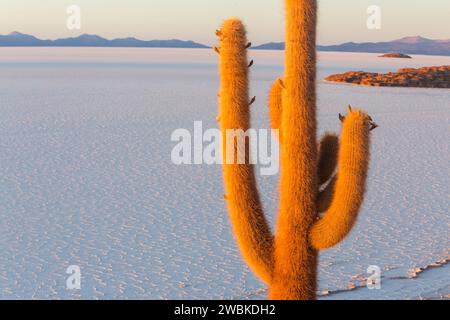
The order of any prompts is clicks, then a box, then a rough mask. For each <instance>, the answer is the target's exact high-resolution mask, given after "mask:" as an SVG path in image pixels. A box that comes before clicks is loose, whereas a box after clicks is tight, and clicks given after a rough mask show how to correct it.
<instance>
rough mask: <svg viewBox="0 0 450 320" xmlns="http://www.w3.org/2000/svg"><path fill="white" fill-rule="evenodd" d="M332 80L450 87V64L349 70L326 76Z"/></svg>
mask: <svg viewBox="0 0 450 320" xmlns="http://www.w3.org/2000/svg"><path fill="white" fill-rule="evenodd" d="M325 81H330V82H345V83H351V84H357V85H363V86H374V87H419V88H447V89H450V65H449V66H436V67H423V68H419V69H414V68H403V69H399V70H398V71H397V72H388V73H373V72H364V71H349V72H346V73H341V74H334V75H331V76H328V77H326V78H325Z"/></svg>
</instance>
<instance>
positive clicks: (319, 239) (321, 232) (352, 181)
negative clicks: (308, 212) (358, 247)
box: [310, 110, 371, 250]
mask: <svg viewBox="0 0 450 320" xmlns="http://www.w3.org/2000/svg"><path fill="white" fill-rule="evenodd" d="M370 129H371V120H370V118H369V116H368V115H367V114H365V113H364V112H362V111H358V110H355V111H352V112H350V113H349V115H348V116H347V117H345V119H344V123H343V129H342V139H341V147H340V151H339V163H338V170H339V173H338V178H337V180H336V186H335V190H334V195H333V200H332V203H331V206H330V208H329V209H328V210H327V211H326V212H325V214H324V216H323V217H322V218H321V219H320V220H318V221H317V222H316V223H315V224H314V225H313V227H312V229H311V231H310V243H311V245H312V246H313V247H314V248H315V249H316V250H323V249H327V248H330V247H332V246H334V245H336V244H338V243H339V242H340V241H342V240H343V239H344V238H345V237H346V236H347V234H348V233H349V232H350V231H351V229H352V227H353V225H354V223H355V221H356V219H357V216H358V211H359V208H360V206H361V204H362V201H363V197H364V192H365V185H366V177H367V171H368V164H369V147H370Z"/></svg>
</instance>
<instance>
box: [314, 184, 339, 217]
mask: <svg viewBox="0 0 450 320" xmlns="http://www.w3.org/2000/svg"><path fill="white" fill-rule="evenodd" d="M335 185H336V177H333V178H332V179H331V181H330V182H329V183H328V184H327V185H326V187H325V188H324V189H323V190H322V191H320V192H319V195H318V196H317V211H318V212H319V213H321V212H325V211H327V210H328V208H329V207H330V205H331V201H332V200H333V192H334V187H335Z"/></svg>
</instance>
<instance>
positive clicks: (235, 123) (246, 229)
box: [219, 19, 273, 283]
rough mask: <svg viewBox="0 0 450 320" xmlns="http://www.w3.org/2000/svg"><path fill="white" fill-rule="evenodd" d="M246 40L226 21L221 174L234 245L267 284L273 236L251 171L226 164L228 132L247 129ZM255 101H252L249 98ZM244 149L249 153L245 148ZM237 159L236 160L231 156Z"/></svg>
mask: <svg viewBox="0 0 450 320" xmlns="http://www.w3.org/2000/svg"><path fill="white" fill-rule="evenodd" d="M246 45H247V38H246V31H245V27H244V26H243V24H242V23H241V21H240V20H238V19H229V20H227V21H225V23H224V25H223V27H222V28H221V44H220V61H219V69H220V70H219V71H220V80H221V85H220V127H221V130H222V136H223V138H224V144H223V145H224V152H223V156H224V161H225V164H224V165H223V175H224V182H225V192H226V195H227V196H226V198H227V204H228V211H229V214H230V220H231V224H232V227H233V230H234V234H235V236H236V239H237V243H238V245H239V248H240V250H241V252H242V255H243V257H244V259H245V261H246V262H247V263H248V265H249V266H250V268H251V269H252V270H253V271H254V272H255V273H256V274H257V275H258V276H259V277H260V278H261V279H262V280H263V281H265V282H266V283H270V281H271V278H272V272H273V236H272V234H271V231H270V228H269V225H268V223H267V221H266V218H265V216H264V213H263V209H262V205H261V202H260V198H259V194H258V190H257V187H256V179H255V174H254V168H253V166H252V165H251V164H250V163H249V161H248V156H246V161H245V163H244V164H229V163H226V159H227V152H232V153H233V154H234V156H236V154H237V149H238V146H237V141H236V139H235V141H234V143H233V150H226V145H227V143H226V142H225V141H226V140H225V138H226V137H227V130H228V129H234V130H235V129H242V130H243V131H247V130H248V129H249V128H250V110H249V109H250V108H249V101H250V99H249V85H248V70H249V69H248V67H247V66H248V59H247V49H246ZM252 101H254V99H252ZM245 149H247V150H248V148H247V147H246V148H245ZM234 158H236V157H234Z"/></svg>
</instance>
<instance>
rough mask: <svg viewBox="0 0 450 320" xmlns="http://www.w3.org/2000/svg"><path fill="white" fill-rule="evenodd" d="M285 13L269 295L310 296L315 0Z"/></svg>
mask: <svg viewBox="0 0 450 320" xmlns="http://www.w3.org/2000/svg"><path fill="white" fill-rule="evenodd" d="M286 17H287V18H286V19H287V20H286V28H287V31H286V70H285V90H284V94H283V109H282V110H283V111H282V117H281V119H282V120H281V127H282V137H283V146H282V149H281V168H282V169H281V181H280V212H279V216H278V223H277V230H276V237H275V261H276V262H275V270H274V277H273V282H272V285H271V287H270V297H271V298H273V299H312V298H314V297H315V294H316V265H317V253H316V252H315V250H313V249H312V248H311V247H310V246H309V245H308V238H307V237H305V234H308V231H309V229H310V227H311V224H312V223H313V222H314V221H315V218H316V214H317V210H316V194H315V190H317V189H318V186H317V144H316V105H315V104H316V93H315V91H316V89H315V79H316V50H315V41H316V1H315V0H286Z"/></svg>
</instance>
